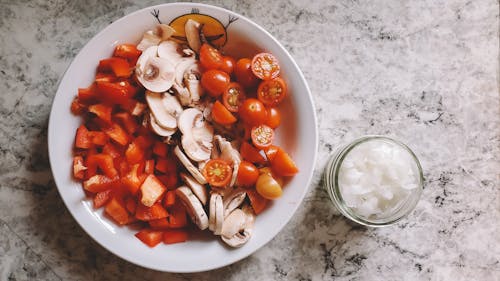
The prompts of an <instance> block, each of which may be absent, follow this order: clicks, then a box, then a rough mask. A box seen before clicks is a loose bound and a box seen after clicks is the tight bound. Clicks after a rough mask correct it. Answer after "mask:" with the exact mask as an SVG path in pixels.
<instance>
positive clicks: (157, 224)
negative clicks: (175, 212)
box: [148, 218, 170, 229]
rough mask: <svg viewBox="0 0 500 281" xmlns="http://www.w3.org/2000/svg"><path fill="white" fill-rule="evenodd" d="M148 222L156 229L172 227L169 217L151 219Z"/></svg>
mask: <svg viewBox="0 0 500 281" xmlns="http://www.w3.org/2000/svg"><path fill="white" fill-rule="evenodd" d="M148 224H149V226H150V227H151V228H154V229H165V228H169V227H170V224H169V223H168V220H167V218H162V219H156V220H150V221H148Z"/></svg>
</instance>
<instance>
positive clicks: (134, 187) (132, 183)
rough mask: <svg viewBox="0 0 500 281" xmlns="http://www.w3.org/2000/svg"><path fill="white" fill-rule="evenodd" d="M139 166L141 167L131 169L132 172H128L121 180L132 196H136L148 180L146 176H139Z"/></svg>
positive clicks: (134, 166) (137, 165) (136, 166)
mask: <svg viewBox="0 0 500 281" xmlns="http://www.w3.org/2000/svg"><path fill="white" fill-rule="evenodd" d="M139 166H140V165H139V164H135V165H133V166H132V168H131V169H130V172H128V173H127V174H126V175H125V176H123V177H122V178H121V182H122V184H123V185H125V186H126V187H127V188H128V190H129V191H130V193H131V194H136V193H137V191H139V188H140V187H141V185H142V183H143V182H144V180H145V179H146V177H145V176H143V177H141V176H139V174H138V169H139Z"/></svg>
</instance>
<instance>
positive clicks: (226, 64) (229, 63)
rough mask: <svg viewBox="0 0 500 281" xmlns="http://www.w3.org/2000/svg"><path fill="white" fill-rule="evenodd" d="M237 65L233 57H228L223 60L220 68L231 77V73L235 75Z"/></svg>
mask: <svg viewBox="0 0 500 281" xmlns="http://www.w3.org/2000/svg"><path fill="white" fill-rule="evenodd" d="M235 65H236V61H235V60H234V59H233V58H232V57H229V56H226V57H223V58H222V65H221V66H220V67H219V69H220V70H222V71H224V72H225V73H227V74H229V75H231V73H233V71H234V66H235Z"/></svg>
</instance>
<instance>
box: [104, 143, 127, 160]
mask: <svg viewBox="0 0 500 281" xmlns="http://www.w3.org/2000/svg"><path fill="white" fill-rule="evenodd" d="M102 153H105V154H108V155H109V156H111V157H113V158H117V157H120V156H121V155H123V153H122V152H121V151H120V149H118V148H117V147H116V145H114V144H113V143H110V142H108V143H106V144H105V145H104V146H103V147H102Z"/></svg>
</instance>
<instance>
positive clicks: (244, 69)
mask: <svg viewBox="0 0 500 281" xmlns="http://www.w3.org/2000/svg"><path fill="white" fill-rule="evenodd" d="M234 75H235V76H236V81H238V82H239V83H240V84H241V85H243V86H244V87H247V88H250V87H253V86H255V85H256V84H257V82H258V81H259V79H257V77H256V76H255V75H254V74H253V72H252V60H250V59H248V58H243V59H240V60H238V61H237V62H236V66H235V68H234Z"/></svg>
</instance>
